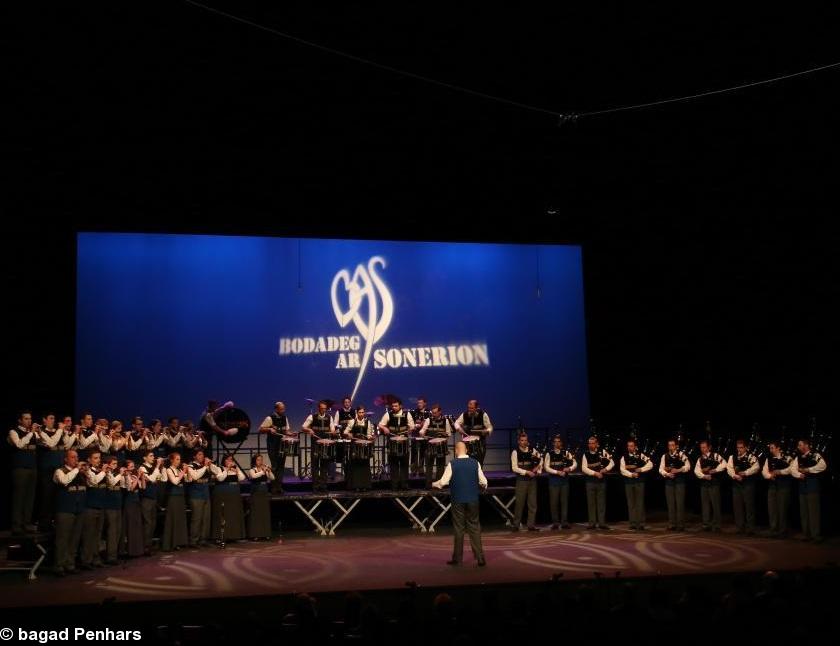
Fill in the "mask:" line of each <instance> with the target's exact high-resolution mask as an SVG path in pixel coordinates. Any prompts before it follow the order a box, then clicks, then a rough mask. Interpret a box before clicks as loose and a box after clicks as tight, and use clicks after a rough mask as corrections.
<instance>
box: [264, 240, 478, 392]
mask: <svg viewBox="0 0 840 646" xmlns="http://www.w3.org/2000/svg"><path fill="white" fill-rule="evenodd" d="M386 266H387V262H386V261H385V258H383V257H382V256H373V257H372V258H371V259H370V260H368V261H367V263H366V264H362V263H359V264H358V265H357V266H356V269H355V270H354V271H353V273H352V274H351V273H350V270H349V269H341V270H339V271H338V272H337V273H336V275H335V276H334V277H333V280H332V285H331V286H330V299H331V301H332V310H333V314H334V315H335V318H336V321H337V322H338V325H339V326H340V327H341V328H342V329H344V328H347V327H348V326H349V325H350V324H351V323H352V324H353V326H354V327H355V331H356V334H349V335H334V336H333V335H330V336H318V337H314V336H299V337H283V338H281V339H280V355H281V356H288V355H300V354H312V353H321V352H336V353H338V358H337V360H336V365H335V368H336V370H353V369H357V370H358V373H357V375H356V383H355V385H354V386H353V393H352V395H351V397H353V398H354V397H355V396H356V393H357V392H358V390H359V386H361V383H362V380H363V379H364V376H365V372H366V371H367V369H368V366H369V364H370V362H371V359H373V368H374V370H377V369H382V368H432V367H460V366H489V365H490V354H489V351H488V349H487V344H486V343H483V342H479V343H461V344H454V345H426V346H416V347H405V348H387V349H386V348H377V347H376V344H377V343H379V341H381V340H382V339H383V337H384V336H385V333H386V332H387V331H388V328H389V327H390V326H391V323H392V321H393V320H394V299H393V298H392V297H391V291H390V289H388V285H386V284H385V281H384V280H383V278H382V276H381V275H380V273H379V272H380V269H381V270H384V269H385V268H386Z"/></svg>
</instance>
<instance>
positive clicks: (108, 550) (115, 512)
mask: <svg viewBox="0 0 840 646" xmlns="http://www.w3.org/2000/svg"><path fill="white" fill-rule="evenodd" d="M122 516H123V511H122V509H106V510H105V546H106V547H105V558H106V559H108V560H109V561H116V560H117V554H118V552H119V547H120V536H121V535H122Z"/></svg>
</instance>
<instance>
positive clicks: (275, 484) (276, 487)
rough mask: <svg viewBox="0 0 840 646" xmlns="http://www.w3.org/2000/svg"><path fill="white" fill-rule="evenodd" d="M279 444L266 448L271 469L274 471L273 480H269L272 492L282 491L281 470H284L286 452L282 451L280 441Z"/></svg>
mask: <svg viewBox="0 0 840 646" xmlns="http://www.w3.org/2000/svg"><path fill="white" fill-rule="evenodd" d="M279 444H280V446H270V445H269V448H268V458H269V460H271V469H272V470H273V471H274V480H273V481H272V482H271V491H272V493H283V472H284V471H285V470H286V454H285V453H284V452H283V446H282V444H283V443H282V442H280V443H279Z"/></svg>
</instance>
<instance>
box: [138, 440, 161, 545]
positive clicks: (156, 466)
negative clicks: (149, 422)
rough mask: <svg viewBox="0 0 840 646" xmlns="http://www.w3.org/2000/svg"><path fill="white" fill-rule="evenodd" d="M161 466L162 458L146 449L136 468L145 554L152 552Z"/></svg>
mask: <svg viewBox="0 0 840 646" xmlns="http://www.w3.org/2000/svg"><path fill="white" fill-rule="evenodd" d="M147 437H148V434H147ZM147 446H148V445H147ZM162 467H163V458H158V457H156V456H155V452H154V451H153V450H152V449H148V450H147V451H146V454H145V455H144V456H143V462H142V464H141V465H140V467H139V468H138V471H139V474H140V510H141V513H142V514H143V545H144V549H143V553H144V554H145V555H146V556H149V555H150V554H151V553H152V541H153V540H154V537H155V528H156V527H157V508H158V483H159V482H161V481H162V480H163V479H164V476H163V473H162Z"/></svg>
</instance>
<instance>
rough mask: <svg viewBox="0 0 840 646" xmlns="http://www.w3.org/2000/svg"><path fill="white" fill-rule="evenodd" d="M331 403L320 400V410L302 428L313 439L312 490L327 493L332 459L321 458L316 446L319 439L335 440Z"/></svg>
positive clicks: (310, 416)
mask: <svg viewBox="0 0 840 646" xmlns="http://www.w3.org/2000/svg"><path fill="white" fill-rule="evenodd" d="M328 408H329V405H328V404H327V402H326V401H324V400H323V399H322V400H321V401H319V402H318V412H317V413H315V414H314V415H309V416H307V418H306V420H305V421H304V422H303V426H302V427H301V430H302V431H303V432H304V433H307V434H308V435H309V436H310V437H311V439H312V491H314V492H315V493H327V476H328V472H327V470H328V468H329V464H330V461H331V460H329V459H324V458H321V457H320V456H319V455H318V453H317V449H316V447H315V443H317V441H318V440H335V436H336V433H337V432H336V430H335V424H333V419H332V417H330V415H329V413H328V412H327V409H328Z"/></svg>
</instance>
